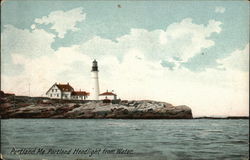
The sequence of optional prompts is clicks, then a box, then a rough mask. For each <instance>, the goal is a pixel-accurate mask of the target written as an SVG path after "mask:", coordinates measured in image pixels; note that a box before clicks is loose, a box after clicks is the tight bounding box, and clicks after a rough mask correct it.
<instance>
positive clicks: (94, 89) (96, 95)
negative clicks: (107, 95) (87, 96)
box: [91, 60, 100, 100]
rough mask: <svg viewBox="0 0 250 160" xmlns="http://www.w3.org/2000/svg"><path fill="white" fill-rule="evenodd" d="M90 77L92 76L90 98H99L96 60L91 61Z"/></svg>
mask: <svg viewBox="0 0 250 160" xmlns="http://www.w3.org/2000/svg"><path fill="white" fill-rule="evenodd" d="M91 77H92V81H93V82H92V85H93V86H92V95H93V96H92V99H93V100H99V93H100V91H99V79H98V65H97V61H96V60H94V61H93V65H92V70H91Z"/></svg>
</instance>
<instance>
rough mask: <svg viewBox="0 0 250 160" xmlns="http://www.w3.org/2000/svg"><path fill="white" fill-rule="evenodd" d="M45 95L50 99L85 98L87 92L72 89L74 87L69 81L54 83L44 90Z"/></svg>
mask: <svg viewBox="0 0 250 160" xmlns="http://www.w3.org/2000/svg"><path fill="white" fill-rule="evenodd" d="M46 96H47V97H49V98H52V99H72V100H86V99H87V98H88V96H89V93H88V92H85V91H81V90H80V91H74V88H73V87H72V86H71V85H70V84H69V83H67V84H60V83H59V84H57V83H55V84H54V85H52V87H50V89H49V90H48V91H47V92H46Z"/></svg>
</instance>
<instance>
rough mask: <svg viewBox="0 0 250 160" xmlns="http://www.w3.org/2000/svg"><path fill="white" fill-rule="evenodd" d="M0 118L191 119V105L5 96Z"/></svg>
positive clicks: (1, 101)
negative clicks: (113, 102) (114, 102)
mask: <svg viewBox="0 0 250 160" xmlns="http://www.w3.org/2000/svg"><path fill="white" fill-rule="evenodd" d="M0 103H1V107H0V116H1V118H114V119H191V118H193V117H192V111H191V109H190V108H189V107H188V106H185V105H181V106H173V105H171V104H169V103H165V102H158V101H151V100H140V101H139V100H138V101H120V102H119V103H117V104H112V103H103V102H101V101H66V100H51V99H48V98H42V97H40V98H39V97H21V96H2V97H1V99H0Z"/></svg>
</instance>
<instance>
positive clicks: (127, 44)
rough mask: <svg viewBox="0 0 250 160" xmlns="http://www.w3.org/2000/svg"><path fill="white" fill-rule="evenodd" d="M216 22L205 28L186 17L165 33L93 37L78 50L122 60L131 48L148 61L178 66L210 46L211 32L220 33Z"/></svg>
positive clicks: (141, 32) (134, 33) (158, 31)
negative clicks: (169, 62) (168, 62)
mask: <svg viewBox="0 0 250 160" xmlns="http://www.w3.org/2000/svg"><path fill="white" fill-rule="evenodd" d="M221 24H222V23H221V22H220V21H215V20H210V21H209V22H208V24H207V25H203V24H195V23H193V22H192V19H190V18H186V19H183V20H182V21H181V22H177V23H173V24H170V25H169V26H167V27H166V30H153V31H148V30H146V29H131V30H130V33H129V34H126V35H123V36H121V37H118V38H117V39H116V41H111V40H108V39H104V38H101V37H94V38H92V39H90V40H89V41H87V42H86V43H84V44H82V45H81V47H80V49H81V51H82V52H83V53H85V54H88V55H90V56H94V57H95V56H100V55H101V56H106V55H114V56H116V57H118V59H119V60H122V58H123V57H124V53H125V52H127V51H128V50H131V49H137V50H140V51H141V52H143V53H144V54H145V58H146V59H148V60H152V61H161V60H165V61H171V62H174V63H176V65H177V66H180V64H181V63H183V62H187V61H188V60H189V59H190V58H192V57H194V56H195V55H197V54H199V53H200V52H201V50H202V49H205V48H209V47H212V46H213V45H214V44H215V42H214V41H213V40H211V39H210V37H211V36H212V34H213V33H220V31H221V27H220V25H221Z"/></svg>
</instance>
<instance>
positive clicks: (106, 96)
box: [99, 90, 117, 100]
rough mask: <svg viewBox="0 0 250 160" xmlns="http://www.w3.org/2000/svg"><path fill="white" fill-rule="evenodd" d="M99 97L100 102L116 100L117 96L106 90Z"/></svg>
mask: <svg viewBox="0 0 250 160" xmlns="http://www.w3.org/2000/svg"><path fill="white" fill-rule="evenodd" d="M99 97H101V98H100V99H101V100H116V99H117V95H116V94H115V93H113V92H109V91H108V90H107V91H106V92H103V93H101V94H99Z"/></svg>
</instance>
